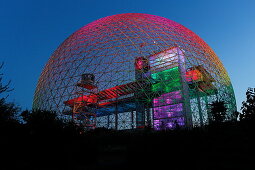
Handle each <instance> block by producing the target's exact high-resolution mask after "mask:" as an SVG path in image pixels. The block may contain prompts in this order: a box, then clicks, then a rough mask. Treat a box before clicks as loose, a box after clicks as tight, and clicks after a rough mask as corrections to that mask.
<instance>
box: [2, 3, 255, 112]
mask: <svg viewBox="0 0 255 170" xmlns="http://www.w3.org/2000/svg"><path fill="white" fill-rule="evenodd" d="M136 12H137V13H147V14H153V15H158V16H162V17H165V18H168V19H171V20H173V21H176V22H178V23H180V24H182V25H184V26H185V27H187V28H189V29H191V30H192V31H193V32H195V33H196V34H198V35H199V36H200V37H201V38H202V39H203V40H205V41H206V42H207V43H208V44H209V46H210V47H211V48H212V49H213V50H214V51H215V53H216V54H217V55H218V56H219V58H220V59H221V61H222V62H223V64H224V66H225V68H226V69H227V71H228V73H229V76H230V78H231V80H232V84H233V87H234V90H235V94H236V98H237V105H238V109H240V106H241V102H242V101H243V100H244V99H245V91H246V89H247V88H248V87H255V67H254V65H255V55H254V50H255V1H253V0H250V1H249V0H211V1H209V0H55V1H54V0H41V1H39V0H38V1H37V0H0V51H1V53H0V61H4V62H5V65H4V70H3V72H4V74H5V81H7V80H8V79H11V80H12V85H11V86H12V87H13V88H14V91H13V92H11V94H10V97H9V98H8V100H9V101H13V102H15V103H17V104H18V105H20V106H22V108H23V109H31V106H32V100H33V93H34V90H35V87H36V84H37V80H38V78H39V76H40V73H41V71H42V69H43V67H44V65H45V63H46V62H47V60H48V59H49V57H50V55H51V54H52V53H53V51H54V50H55V49H56V48H57V47H58V46H59V45H60V43H61V42H63V41H64V40H65V39H66V38H67V37H68V36H69V35H70V34H72V33H73V32H74V31H76V30H78V29H79V28H80V27H82V26H84V25H86V24H88V23H90V22H92V21H94V20H96V19H99V18H102V17H105V16H109V15H114V14H120V13H136Z"/></svg>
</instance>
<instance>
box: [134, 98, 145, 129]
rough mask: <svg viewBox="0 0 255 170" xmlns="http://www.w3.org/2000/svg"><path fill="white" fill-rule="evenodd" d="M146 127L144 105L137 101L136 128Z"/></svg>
mask: <svg viewBox="0 0 255 170" xmlns="http://www.w3.org/2000/svg"><path fill="white" fill-rule="evenodd" d="M144 125H145V114H144V104H143V103H142V102H141V101H136V127H142V126H144Z"/></svg>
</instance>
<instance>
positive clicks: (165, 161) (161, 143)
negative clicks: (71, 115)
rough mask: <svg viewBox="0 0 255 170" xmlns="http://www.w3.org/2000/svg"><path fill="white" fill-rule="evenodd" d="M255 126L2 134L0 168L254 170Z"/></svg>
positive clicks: (236, 125) (18, 130)
mask: <svg viewBox="0 0 255 170" xmlns="http://www.w3.org/2000/svg"><path fill="white" fill-rule="evenodd" d="M254 129H255V128H254V125H252V124H250V125H246V124H244V123H242V124H241V123H238V122H235V123H225V124H222V125H217V126H210V127H205V128H197V129H193V130H175V131H153V130H150V129H142V130H141V129H140V130H132V131H114V130H106V129H96V130H94V131H91V132H87V133H85V134H83V135H78V134H72V133H63V134H47V133H36V132H33V131H30V132H29V133H27V132H25V130H24V129H22V128H16V129H13V130H12V131H10V132H12V133H11V134H10V133H9V134H4V133H3V134H1V143H0V144H1V145H0V146H1V152H0V154H1V158H0V159H1V161H0V162H1V163H0V169H1V170H5V169H36V170H37V169H72V170H76V169H79V170H80V169H84V170H85V169H120V170H122V169H149V168H150V169H201V170H205V169H244V170H245V169H255V152H254V151H255V140H254V135H255V133H254Z"/></svg>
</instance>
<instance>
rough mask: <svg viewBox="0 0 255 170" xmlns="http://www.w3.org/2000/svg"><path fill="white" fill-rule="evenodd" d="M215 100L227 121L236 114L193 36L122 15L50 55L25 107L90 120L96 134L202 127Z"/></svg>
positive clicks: (158, 21) (226, 85) (154, 20)
mask: <svg viewBox="0 0 255 170" xmlns="http://www.w3.org/2000/svg"><path fill="white" fill-rule="evenodd" d="M215 100H224V101H225V103H226V106H227V108H228V111H227V112H228V115H231V113H232V112H233V111H234V110H235V109H236V103H235V97H234V91H233V88H232V85H231V82H230V79H229V76H228V74H227V72H226V70H225V69H224V66H223V65H222V63H221V61H220V60H219V58H218V57H217V56H216V54H215V53H214V52H213V50H212V49H211V48H210V47H209V46H208V45H207V44H206V43H205V42H204V41H203V40H202V39H201V38H200V37H199V36H197V35H196V34H195V33H193V32H192V31H190V30H189V29H187V28H186V27H184V26H182V25H180V24H178V23H176V22H174V21H171V20H169V19H166V18H163V17H159V16H154V15H149V14H140V13H127V14H119V15H113V16H108V17H104V18H101V19H99V20H96V21H94V22H92V23H90V24H87V25H85V26H84V27H82V28H80V29H79V30H78V31H76V32H74V33H73V34H72V35H71V36H69V37H68V38H67V39H66V40H65V41H64V42H63V43H62V44H61V45H60V46H59V47H58V48H57V50H56V51H55V52H54V53H53V54H52V56H51V57H50V59H49V61H48V63H47V64H46V66H45V68H44V69H43V72H42V73H41V76H40V78H39V81H38V84H37V87H36V91H35V95H34V101H33V108H34V109H46V110H54V111H57V112H58V113H59V114H60V115H63V116H65V117H69V116H68V113H70V114H69V115H71V114H72V115H73V118H74V115H76V116H75V117H76V119H79V120H82V119H84V116H82V115H83V114H85V113H94V114H95V115H96V126H97V127H107V128H116V129H128V128H137V127H144V126H145V125H152V126H154V128H155V129H162V128H172V127H174V126H176V125H180V126H185V125H186V126H194V125H203V124H206V123H207V122H208V118H209V117H210V114H209V106H208V105H209V104H210V103H211V102H213V101H215ZM77 108H78V109H77ZM75 109H76V110H75ZM74 110H75V111H74ZM86 121H87V120H86Z"/></svg>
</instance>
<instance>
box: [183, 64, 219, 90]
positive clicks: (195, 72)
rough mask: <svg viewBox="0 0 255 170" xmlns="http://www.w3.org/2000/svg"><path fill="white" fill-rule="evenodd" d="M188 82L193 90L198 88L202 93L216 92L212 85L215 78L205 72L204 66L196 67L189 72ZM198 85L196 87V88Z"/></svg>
mask: <svg viewBox="0 0 255 170" xmlns="http://www.w3.org/2000/svg"><path fill="white" fill-rule="evenodd" d="M186 81H187V82H188V83H189V85H190V87H191V88H194V87H196V86H197V88H198V89H199V90H200V91H202V92H206V93H207V92H209V91H211V90H215V89H216V88H215V86H214V85H213V84H212V82H214V81H215V80H214V78H213V77H212V76H211V75H210V74H209V73H208V72H207V71H206V70H205V68H204V67H202V66H200V65H199V66H195V67H192V68H190V69H188V70H187V72H186ZM195 84H196V86H194V85H195Z"/></svg>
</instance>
